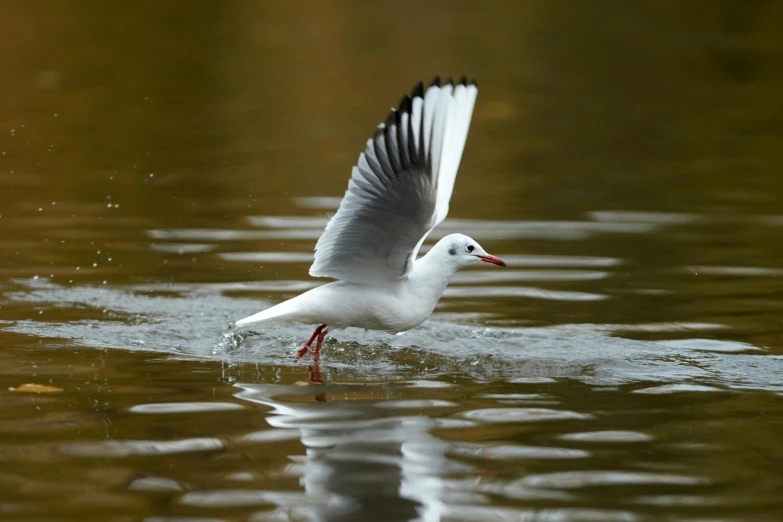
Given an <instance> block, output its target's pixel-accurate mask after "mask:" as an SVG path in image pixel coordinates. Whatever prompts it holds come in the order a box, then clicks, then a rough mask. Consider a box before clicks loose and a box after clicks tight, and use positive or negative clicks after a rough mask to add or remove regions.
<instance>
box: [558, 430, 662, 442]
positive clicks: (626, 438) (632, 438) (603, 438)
mask: <svg viewBox="0 0 783 522" xmlns="http://www.w3.org/2000/svg"><path fill="white" fill-rule="evenodd" d="M560 438H561V439H564V440H577V441H580V442H647V441H650V440H653V437H651V436H650V435H647V434H646V433H641V432H639V431H623V430H607V431H585V432H581V433H566V434H565V435H561V436H560Z"/></svg>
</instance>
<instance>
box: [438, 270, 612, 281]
mask: <svg viewBox="0 0 783 522" xmlns="http://www.w3.org/2000/svg"><path fill="white" fill-rule="evenodd" d="M607 277H609V273H608V272H598V271H586V270H494V269H489V270H471V271H466V272H457V273H456V274H454V277H453V279H452V281H453V282H455V283H460V284H468V283H504V282H513V281H597V280H600V279H606V278H607Z"/></svg>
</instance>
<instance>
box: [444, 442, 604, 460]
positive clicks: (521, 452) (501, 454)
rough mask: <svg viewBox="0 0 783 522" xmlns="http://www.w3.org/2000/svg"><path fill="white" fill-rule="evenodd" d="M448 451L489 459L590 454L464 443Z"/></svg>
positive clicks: (577, 457) (560, 449) (545, 448)
mask: <svg viewBox="0 0 783 522" xmlns="http://www.w3.org/2000/svg"><path fill="white" fill-rule="evenodd" d="M450 453H454V454H456V455H462V456H474V457H481V458H484V459H489V460H516V459H531V460H532V459H582V458H586V457H589V456H590V453H589V452H587V451H585V450H580V449H571V448H552V447H548V446H512V445H500V446H478V445H465V446H463V447H459V446H458V447H455V448H452V450H450Z"/></svg>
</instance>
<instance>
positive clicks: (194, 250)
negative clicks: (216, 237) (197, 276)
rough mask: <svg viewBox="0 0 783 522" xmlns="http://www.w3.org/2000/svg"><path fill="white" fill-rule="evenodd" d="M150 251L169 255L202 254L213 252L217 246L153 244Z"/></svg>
mask: <svg viewBox="0 0 783 522" xmlns="http://www.w3.org/2000/svg"><path fill="white" fill-rule="evenodd" d="M149 247H150V249H152V250H154V251H156V252H165V253H168V254H179V255H182V254H200V253H204V252H212V251H213V250H215V249H216V248H217V245H200V244H193V243H152V244H150V245H149Z"/></svg>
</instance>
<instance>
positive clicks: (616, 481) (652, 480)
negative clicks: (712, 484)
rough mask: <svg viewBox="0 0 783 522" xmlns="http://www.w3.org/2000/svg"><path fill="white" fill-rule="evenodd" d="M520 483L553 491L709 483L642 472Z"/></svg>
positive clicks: (543, 477)
mask: <svg viewBox="0 0 783 522" xmlns="http://www.w3.org/2000/svg"><path fill="white" fill-rule="evenodd" d="M521 482H522V483H523V484H525V485H527V486H530V487H534V488H555V489H574V488H584V487H594V486H635V485H645V486H652V485H672V486H675V485H676V486H697V485H701V484H708V483H709V481H708V480H707V479H704V478H701V477H692V476H688V475H674V474H666V473H654V472H643V471H637V472H634V471H562V472H555V473H543V474H540V475H528V476H527V477H525V478H523V479H522V481H521Z"/></svg>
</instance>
